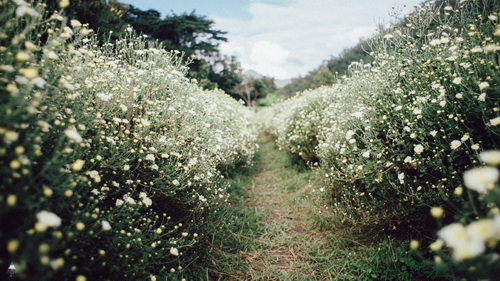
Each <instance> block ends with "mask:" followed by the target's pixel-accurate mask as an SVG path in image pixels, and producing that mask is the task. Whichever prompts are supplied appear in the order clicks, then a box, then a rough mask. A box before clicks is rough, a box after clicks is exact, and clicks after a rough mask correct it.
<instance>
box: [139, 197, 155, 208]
mask: <svg viewBox="0 0 500 281" xmlns="http://www.w3.org/2000/svg"><path fill="white" fill-rule="evenodd" d="M142 203H144V205H146V207H149V206H151V205H153V200H151V198H149V197H144V198H142Z"/></svg>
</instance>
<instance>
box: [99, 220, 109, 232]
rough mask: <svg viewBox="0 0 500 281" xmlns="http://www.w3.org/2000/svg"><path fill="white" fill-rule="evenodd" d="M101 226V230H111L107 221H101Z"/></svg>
mask: <svg viewBox="0 0 500 281" xmlns="http://www.w3.org/2000/svg"><path fill="white" fill-rule="evenodd" d="M101 224H102V230H104V231H108V230H111V224H109V222H108V221H101Z"/></svg>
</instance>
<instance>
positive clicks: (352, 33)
mask: <svg viewBox="0 0 500 281" xmlns="http://www.w3.org/2000/svg"><path fill="white" fill-rule="evenodd" d="M121 2H123V3H127V4H131V5H133V6H135V7H137V8H140V9H142V10H147V9H155V10H157V11H159V12H160V13H161V16H162V17H165V16H166V15H171V14H173V13H175V14H182V13H191V12H192V11H195V13H196V14H197V15H200V16H206V17H207V18H209V19H211V20H213V21H214V22H215V26H214V28H215V29H218V30H221V31H226V32H228V33H227V34H226V37H227V39H228V42H222V43H221V45H220V51H221V53H222V54H225V55H230V56H231V55H234V56H236V57H237V59H238V61H239V62H240V63H241V66H242V68H243V70H244V71H247V70H254V71H256V72H258V73H260V74H262V75H265V76H269V77H274V78H276V79H289V78H294V77H298V76H304V75H306V74H307V73H308V72H310V71H312V70H314V69H315V68H317V67H319V66H320V65H321V63H322V62H324V61H326V60H328V59H330V58H331V57H335V56H338V55H339V54H340V53H341V52H342V51H343V50H344V49H346V48H350V47H352V46H354V45H356V44H357V43H358V42H359V40H360V39H363V38H365V39H366V38H369V37H370V36H372V35H374V34H375V33H376V29H377V25H387V24H389V23H392V22H394V21H395V19H394V17H391V16H390V13H392V12H393V11H394V10H396V11H399V17H400V18H401V17H402V16H403V15H405V14H407V13H409V12H410V11H412V10H413V9H414V6H415V5H418V4H419V3H421V2H422V0H380V1H373V0H352V1H346V0H314V1H311V0H241V1H234V0H212V1H203V0H183V1H174V0H122V1H121ZM405 5H406V6H405ZM393 8H394V9H393Z"/></svg>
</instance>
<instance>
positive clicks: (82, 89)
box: [0, 0, 256, 280]
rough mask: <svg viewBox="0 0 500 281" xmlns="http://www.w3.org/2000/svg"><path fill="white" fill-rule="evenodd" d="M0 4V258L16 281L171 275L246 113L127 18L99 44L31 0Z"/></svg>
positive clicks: (248, 130) (199, 241)
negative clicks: (126, 24)
mask: <svg viewBox="0 0 500 281" xmlns="http://www.w3.org/2000/svg"><path fill="white" fill-rule="evenodd" d="M0 3H1V5H2V10H1V13H0V26H1V33H2V36H0V52H1V56H0V75H1V79H0V92H1V95H0V96H1V97H0V100H1V105H0V167H1V168H0V194H1V196H0V223H1V225H0V229H1V232H0V241H1V242H0V243H1V245H0V247H1V248H2V249H6V250H2V251H1V255H2V256H1V258H0V267H1V268H7V267H8V265H9V264H10V263H11V262H12V263H14V264H15V265H16V268H17V274H18V276H19V278H23V279H29V280H54V279H61V280H75V278H76V279H77V280H81V279H82V278H84V277H85V276H87V277H88V278H90V277H92V278H97V279H100V280H114V279H116V278H124V279H129V280H131V279H132V280H138V279H140V280H145V279H147V278H153V277H155V276H156V277H157V278H158V279H165V278H167V279H169V280H181V279H182V278H186V277H187V278H190V279H191V278H193V279H194V278H195V277H193V276H199V271H198V269H196V266H192V265H193V264H197V265H200V264H203V262H202V261H199V257H200V256H203V255H204V254H205V253H206V252H204V251H206V250H208V248H209V247H208V246H207V245H209V244H208V243H209V241H210V239H208V238H207V237H209V236H210V235H211V233H210V231H211V230H210V229H211V227H212V225H216V224H217V223H216V220H217V219H223V218H222V217H220V216H218V215H217V211H218V210H219V209H220V208H223V207H224V206H225V205H226V204H227V198H228V192H227V190H226V189H227V185H228V183H227V182H225V181H223V179H222V174H221V171H220V170H219V168H220V167H224V166H230V165H243V164H244V163H247V164H249V163H250V162H251V159H252V158H253V154H254V152H255V150H256V145H255V132H254V126H253V125H251V123H250V120H251V119H252V112H250V111H247V110H246V108H244V107H243V106H241V105H240V104H239V103H238V102H237V101H235V100H233V99H231V98H230V97H229V96H228V95H226V94H225V93H223V92H221V91H204V90H202V89H201V88H199V87H198V86H197V85H195V84H193V83H191V82H190V79H188V78H186V77H185V73H186V72H187V70H188V68H187V67H186V66H185V65H184V64H183V63H182V62H181V59H180V58H179V57H178V56H177V55H176V54H175V53H171V52H167V51H165V50H163V49H162V48H161V47H160V46H159V45H158V44H155V43H154V42H149V41H146V40H145V39H144V37H136V36H134V35H133V33H132V31H131V30H129V29H126V30H125V31H123V33H122V34H123V36H122V37H120V38H119V39H118V40H115V41H111V42H100V41H98V40H97V36H96V35H94V34H93V33H92V31H91V30H90V29H89V27H88V25H85V24H83V25H82V24H81V23H80V22H78V21H76V20H72V21H67V20H66V19H65V18H64V17H62V16H61V15H59V14H54V15H51V16H50V18H48V19H47V18H44V17H43V16H42V14H43V9H44V7H43V4H28V3H26V2H24V1H10V0H9V1H2V2H0Z"/></svg>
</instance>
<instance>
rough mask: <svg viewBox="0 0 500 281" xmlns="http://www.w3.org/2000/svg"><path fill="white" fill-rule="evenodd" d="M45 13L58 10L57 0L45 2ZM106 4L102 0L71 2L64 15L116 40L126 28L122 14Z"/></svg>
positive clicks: (76, 0)
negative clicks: (110, 35)
mask: <svg viewBox="0 0 500 281" xmlns="http://www.w3.org/2000/svg"><path fill="white" fill-rule="evenodd" d="M46 5H47V8H46V9H47V12H48V13H54V12H55V11H58V10H59V6H58V1H57V0H47V1H46ZM120 11H121V10H118V9H115V8H114V7H113V6H110V5H108V4H106V2H105V1H102V0H72V1H71V5H69V6H68V7H67V8H65V9H64V14H65V15H66V16H67V17H68V18H70V19H78V20H79V21H80V22H81V23H84V24H85V23H86V24H88V25H89V27H90V28H91V29H93V30H95V31H96V32H97V33H98V34H100V35H104V36H108V34H110V32H111V33H114V34H112V38H117V37H118V34H119V32H116V31H122V30H123V29H124V27H125V26H126V23H125V20H124V19H123V12H120Z"/></svg>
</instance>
